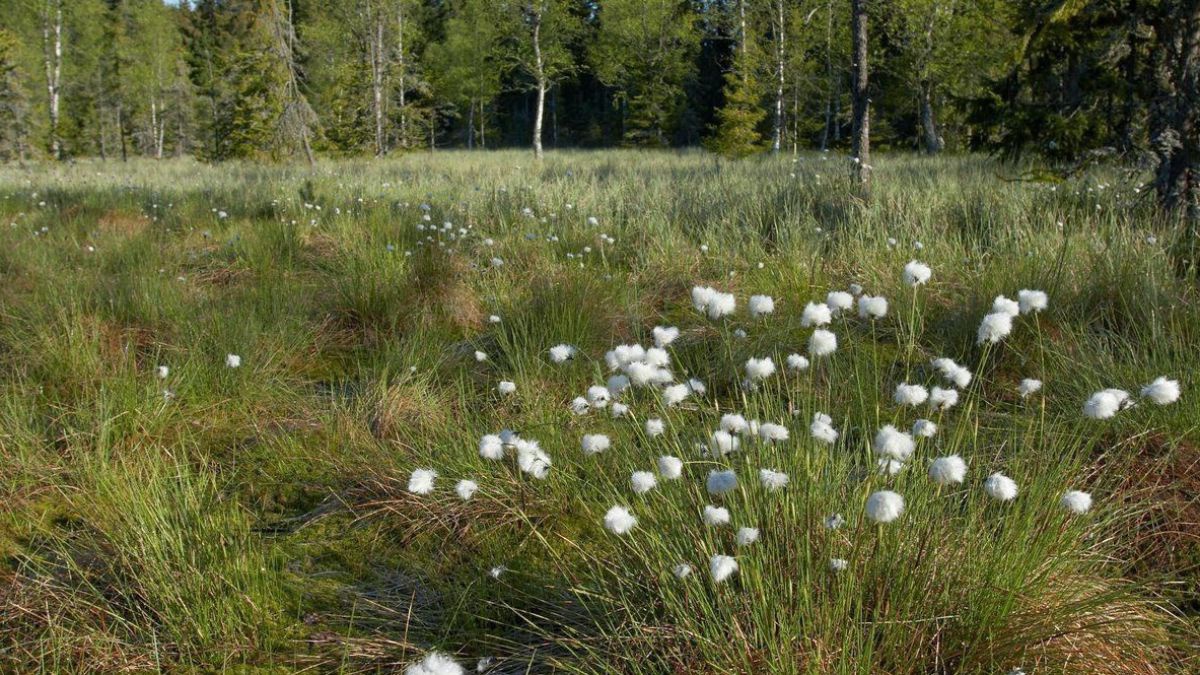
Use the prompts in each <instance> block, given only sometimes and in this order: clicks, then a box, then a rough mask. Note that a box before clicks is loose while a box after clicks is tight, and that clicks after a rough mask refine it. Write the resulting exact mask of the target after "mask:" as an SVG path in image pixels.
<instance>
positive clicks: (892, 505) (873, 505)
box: [867, 490, 904, 524]
mask: <svg viewBox="0 0 1200 675" xmlns="http://www.w3.org/2000/svg"><path fill="white" fill-rule="evenodd" d="M902 513H904V497H901V496H900V495H898V494H896V493H895V492H892V491H891V490H880V491H879V492H876V493H874V494H872V495H871V496H870V497H867V517H868V518H870V519H871V520H872V521H874V522H876V523H881V524H882V523H890V522H892V521H893V520H895V519H897V518H899V517H900V514H902Z"/></svg>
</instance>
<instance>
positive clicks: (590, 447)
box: [581, 434, 612, 455]
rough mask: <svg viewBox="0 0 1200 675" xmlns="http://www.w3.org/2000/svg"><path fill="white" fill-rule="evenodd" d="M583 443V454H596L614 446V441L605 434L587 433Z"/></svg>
mask: <svg viewBox="0 0 1200 675" xmlns="http://www.w3.org/2000/svg"><path fill="white" fill-rule="evenodd" d="M581 445H582V446H583V454H585V455H595V454H597V453H600V452H604V451H605V450H607V449H609V447H611V446H612V441H610V440H609V438H608V436H605V435H604V434H585V435H584V437H583V441H582V442H581Z"/></svg>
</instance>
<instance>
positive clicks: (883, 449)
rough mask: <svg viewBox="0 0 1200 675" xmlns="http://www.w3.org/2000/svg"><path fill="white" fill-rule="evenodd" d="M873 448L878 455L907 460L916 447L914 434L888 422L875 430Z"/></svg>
mask: <svg viewBox="0 0 1200 675" xmlns="http://www.w3.org/2000/svg"><path fill="white" fill-rule="evenodd" d="M873 448H874V450H875V456H877V457H884V458H888V459H894V460H896V461H898V462H907V461H908V458H909V457H911V456H912V453H913V450H914V449H916V443H914V442H913V439H912V436H909V435H908V434H906V433H904V432H903V431H900V430H898V429H896V427H894V426H892V425H890V424H888V425H887V426H884V427H883V428H881V429H880V430H879V431H877V432H875V442H874V444H873Z"/></svg>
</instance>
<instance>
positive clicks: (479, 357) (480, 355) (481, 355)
mask: <svg viewBox="0 0 1200 675" xmlns="http://www.w3.org/2000/svg"><path fill="white" fill-rule="evenodd" d="M475 360H476V361H478V362H480V363H483V362H484V361H487V360H488V355H487V352H481V351H478V350H476V351H475Z"/></svg>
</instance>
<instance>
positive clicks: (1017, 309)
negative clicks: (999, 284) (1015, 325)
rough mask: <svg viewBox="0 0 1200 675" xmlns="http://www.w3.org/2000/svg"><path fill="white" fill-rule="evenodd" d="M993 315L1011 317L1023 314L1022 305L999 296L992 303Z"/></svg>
mask: <svg viewBox="0 0 1200 675" xmlns="http://www.w3.org/2000/svg"><path fill="white" fill-rule="evenodd" d="M992 313H993V314H1007V315H1008V316H1009V317H1014V316H1017V315H1018V314H1020V313H1021V305H1020V303H1018V302H1017V301H1016V300H1010V299H1009V298H1006V297H1004V296H1003V295H997V296H996V299H995V300H993V301H992Z"/></svg>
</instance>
